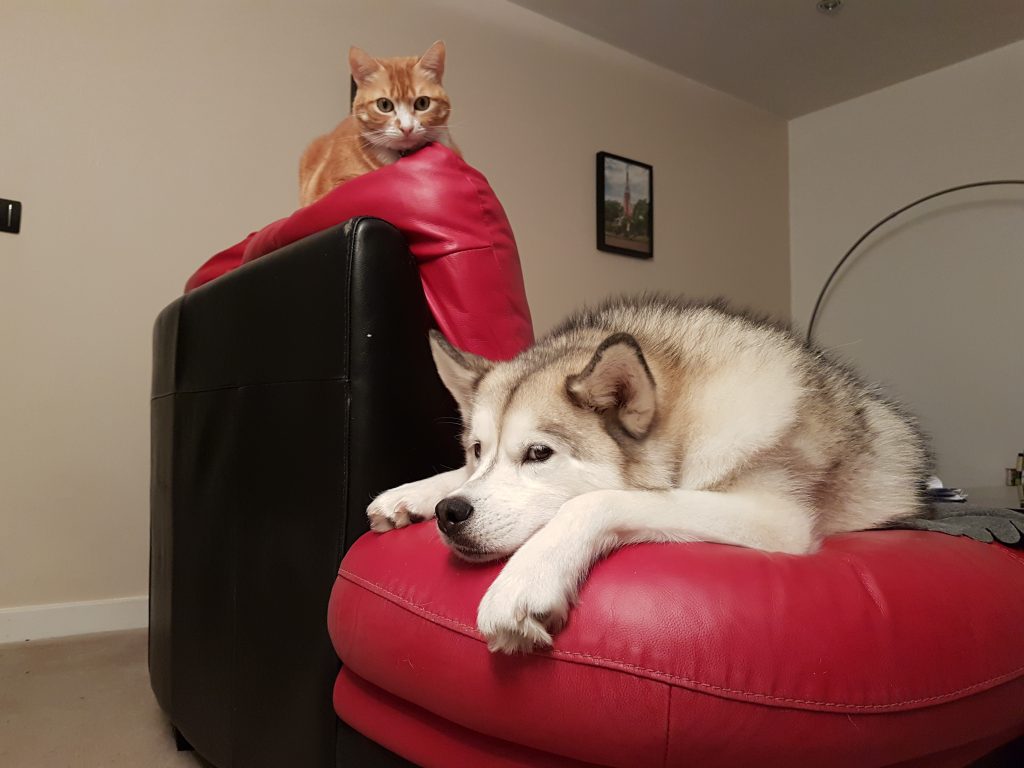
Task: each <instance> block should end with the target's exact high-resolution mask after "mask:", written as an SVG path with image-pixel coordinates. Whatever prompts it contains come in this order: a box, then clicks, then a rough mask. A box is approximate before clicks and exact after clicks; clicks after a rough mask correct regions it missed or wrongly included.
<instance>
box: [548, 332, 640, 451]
mask: <svg viewBox="0 0 1024 768" xmlns="http://www.w3.org/2000/svg"><path fill="white" fill-rule="evenodd" d="M565 388H566V390H567V391H568V393H569V397H570V398H571V399H572V400H573V402H575V403H576V404H577V405H579V406H580V407H582V408H589V409H591V410H594V411H597V412H598V413H608V412H611V409H613V408H614V409H615V412H614V415H615V416H617V417H618V422H619V424H620V425H621V426H622V429H623V430H625V432H626V434H628V435H629V436H630V437H634V438H637V439H639V438H642V437H644V436H645V435H646V434H647V432H648V430H650V428H651V422H653V421H654V410H655V401H656V398H655V386H654V377H653V376H652V375H651V369H650V368H648V367H647V361H646V360H644V353H643V351H642V350H641V349H640V345H639V344H638V343H637V340H636V339H634V338H633V337H632V336H630V335H629V334H628V333H616V334H614V335H613V336H609V337H608V338H607V339H605V340H604V341H602V342H601V344H600V346H598V348H597V351H596V352H595V353H594V356H593V357H592V358H591V359H590V362H589V363H588V364H587V367H586V368H584V369H583V371H582V372H581V373H578V374H576V375H575V376H570V377H569V378H567V379H566V380H565Z"/></svg>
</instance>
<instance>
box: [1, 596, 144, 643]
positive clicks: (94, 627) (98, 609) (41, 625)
mask: <svg viewBox="0 0 1024 768" xmlns="http://www.w3.org/2000/svg"><path fill="white" fill-rule="evenodd" d="M148 624H149V598H148V597H146V596H145V595H142V596H141V597H118V598H114V599H111V600H87V601H85V602H81V603H52V604H50V605H26V606H23V607H18V608H0V643H17V642H21V641H23V640H41V639H43V638H46V637H64V636H66V635H86V634H89V633H91V632H110V631H112V630H115V629H138V628H140V627H145V626H147V625H148Z"/></svg>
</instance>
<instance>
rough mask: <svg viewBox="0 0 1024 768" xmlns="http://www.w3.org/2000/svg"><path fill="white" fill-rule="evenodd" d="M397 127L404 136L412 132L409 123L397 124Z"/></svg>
mask: <svg viewBox="0 0 1024 768" xmlns="http://www.w3.org/2000/svg"><path fill="white" fill-rule="evenodd" d="M398 129H399V130H400V131H401V132H402V133H404V134H405V135H406V136H408V135H409V134H410V133H412V126H411V125H400V126H398Z"/></svg>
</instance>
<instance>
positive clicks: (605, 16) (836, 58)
mask: <svg viewBox="0 0 1024 768" xmlns="http://www.w3.org/2000/svg"><path fill="white" fill-rule="evenodd" d="M512 2H514V3H516V4H517V5H521V6H523V7H524V8H529V9H531V10H533V11H536V12H537V13H540V14H542V15H544V16H547V17H548V18H551V19H554V20H555V21H559V22H561V23H563V24H566V25H568V26H570V27H573V28H575V29H578V30H579V31H581V32H585V33H586V34H588V35H591V36H593V37H596V38H598V39H600V40H604V41H605V42H608V43H610V44H612V45H614V46H616V47H619V48H623V49H625V50H627V51H630V52H632V53H634V54H636V55H638V56H642V57H643V58H645V59H648V60H649V61H653V62H655V63H656V64H660V65H662V66H664V67H667V68H669V69H672V70H675V71H676V72H679V73H681V74H683V75H686V76H687V77H690V78H693V79H694V80H697V81H699V82H702V83H705V84H706V85H710V86H712V87H713V88H717V89H718V90H721V91H725V92H726V93H731V94H733V95H734V96H737V97H739V98H741V99H743V100H744V101H748V102H750V103H752V104H756V105H758V106H760V107H763V108H765V109H767V110H769V111H771V112H775V113H777V114H779V115H782V116H783V117H795V116H797V115H802V114H805V113H807V112H813V111H815V110H818V109H822V108H823V107H827V106H830V105H832V104H837V103H839V102H841V101H845V100H847V99H850V98H853V97H855V96H860V95H861V94H864V93H868V92H870V91H874V90H877V89H878V88H883V87H885V86H887V85H892V84H893V83H897V82H900V81H902V80H906V79H908V78H911V77H915V76H917V75H921V74H924V73H925V72H930V71H932V70H935V69H939V68H940V67H944V66H947V65H949V64H953V63H956V62H958V61H962V60H964V59H968V58H970V57H972V56H977V55H978V54H980V53H984V52H985V51H990V50H993V49H995V48H999V47H1001V46H1004V45H1007V44H1009V43H1012V42H1014V41H1016V40H1021V39H1024V0H845V3H844V5H843V7H842V9H841V10H840V11H839V13H837V14H836V15H834V16H829V15H825V14H823V13H821V12H820V11H818V10H817V8H816V7H815V6H816V2H817V0H512Z"/></svg>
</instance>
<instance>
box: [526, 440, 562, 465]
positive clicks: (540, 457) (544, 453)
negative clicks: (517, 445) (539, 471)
mask: <svg viewBox="0 0 1024 768" xmlns="http://www.w3.org/2000/svg"><path fill="white" fill-rule="evenodd" d="M553 453H554V450H552V448H551V447H550V446H547V445H541V444H540V443H537V444H535V445H531V446H530V447H529V448H527V449H526V455H525V456H523V461H524V462H532V463H535V464H540V463H541V462H542V461H547V460H548V459H550V458H551V455H552V454H553Z"/></svg>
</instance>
